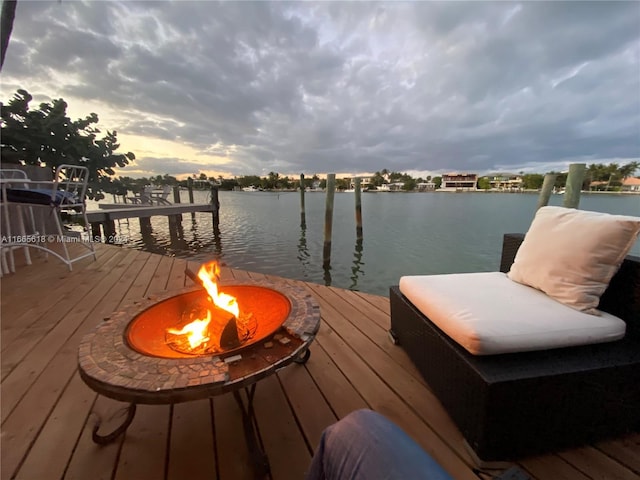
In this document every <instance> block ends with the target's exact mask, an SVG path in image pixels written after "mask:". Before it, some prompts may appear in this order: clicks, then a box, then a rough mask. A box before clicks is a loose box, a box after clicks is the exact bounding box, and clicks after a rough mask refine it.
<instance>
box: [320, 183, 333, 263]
mask: <svg viewBox="0 0 640 480" xmlns="http://www.w3.org/2000/svg"><path fill="white" fill-rule="evenodd" d="M335 192H336V174H335V173H329V174H327V200H326V208H325V212H324V247H323V249H322V264H323V266H324V267H325V268H326V267H328V266H329V265H330V264H331V233H332V232H331V231H332V228H333V198H334V196H335Z"/></svg>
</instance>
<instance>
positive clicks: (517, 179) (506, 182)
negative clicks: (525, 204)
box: [488, 173, 522, 192]
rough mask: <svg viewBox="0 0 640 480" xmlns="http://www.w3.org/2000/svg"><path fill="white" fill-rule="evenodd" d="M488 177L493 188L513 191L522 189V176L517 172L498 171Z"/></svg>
mask: <svg viewBox="0 0 640 480" xmlns="http://www.w3.org/2000/svg"><path fill="white" fill-rule="evenodd" d="M488 178H489V183H490V184H491V189H492V190H498V191H509V192H511V191H518V190H521V189H522V177H521V176H520V175H516V174H515V173H496V174H493V175H489V176H488Z"/></svg>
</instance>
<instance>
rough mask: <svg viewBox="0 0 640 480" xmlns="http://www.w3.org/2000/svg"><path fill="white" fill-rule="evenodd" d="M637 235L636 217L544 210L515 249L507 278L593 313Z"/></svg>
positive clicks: (580, 211) (555, 209) (595, 312)
mask: <svg viewBox="0 0 640 480" xmlns="http://www.w3.org/2000/svg"><path fill="white" fill-rule="evenodd" d="M639 233H640V218H639V217H631V216H623V215H609V214H606V213H598V212H589V211H584V210H575V209H571V208H562V207H543V208H541V209H539V210H538V212H537V213H536V216H535V218H534V219H533V222H532V223H531V227H530V228H529V231H528V232H527V234H526V236H525V239H524V242H522V245H521V246H520V248H519V249H518V253H517V254H516V257H515V260H514V263H513V266H512V267H511V271H510V272H509V278H510V279H511V280H513V281H516V282H519V283H522V284H524V285H529V286H530V287H533V288H537V289H538V290H542V291H543V292H545V293H546V294H547V295H549V296H551V297H553V298H555V299H556V300H558V301H559V302H562V303H564V304H565V305H568V306H570V307H572V308H575V309H577V310H581V311H583V312H587V313H591V314H597V310H596V307H597V306H598V303H599V301H600V296H601V295H602V294H603V293H604V291H605V290H606V288H607V286H608V285H609V282H610V281H611V277H613V275H614V274H615V273H616V272H617V271H618V269H619V268H620V265H621V263H622V261H623V260H624V257H625V256H626V255H627V253H628V252H629V250H630V249H631V247H632V246H633V245H634V243H635V241H636V239H637V238H638V234H639Z"/></svg>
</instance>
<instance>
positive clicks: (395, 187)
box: [389, 182, 404, 192]
mask: <svg viewBox="0 0 640 480" xmlns="http://www.w3.org/2000/svg"><path fill="white" fill-rule="evenodd" d="M403 187H404V182H393V183H390V184H389V191H391V192H399V191H400V190H402V188H403Z"/></svg>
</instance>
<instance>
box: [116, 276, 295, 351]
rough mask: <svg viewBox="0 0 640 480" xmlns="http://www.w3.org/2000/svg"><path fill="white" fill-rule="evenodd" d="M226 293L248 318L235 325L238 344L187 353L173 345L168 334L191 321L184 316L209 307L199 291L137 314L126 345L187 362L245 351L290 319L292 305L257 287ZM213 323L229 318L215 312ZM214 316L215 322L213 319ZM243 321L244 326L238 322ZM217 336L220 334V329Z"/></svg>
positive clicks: (237, 287)
mask: <svg viewBox="0 0 640 480" xmlns="http://www.w3.org/2000/svg"><path fill="white" fill-rule="evenodd" d="M224 291H225V293H228V294H229V295H232V296H234V297H235V298H237V299H238V303H240V304H241V305H242V308H243V310H244V311H246V312H250V313H249V314H243V315H242V316H241V317H240V319H238V320H237V321H236V320H235V319H234V320H233V321H234V323H237V324H238V325H237V327H236V328H237V330H239V331H240V333H238V335H237V336H238V337H239V338H237V342H233V343H232V344H231V345H225V344H224V342H222V345H220V339H219V338H213V337H214V336H212V338H211V340H210V341H209V342H208V343H207V344H205V345H204V346H202V347H199V348H197V349H189V348H188V345H186V346H185V347H183V348H180V346H176V345H175V341H172V340H174V338H176V337H178V335H172V334H171V333H167V331H168V330H171V328H172V327H173V328H175V327H183V326H184V324H185V323H187V322H188V321H190V320H192V319H191V318H187V319H184V318H183V317H184V316H185V312H190V311H196V312H197V311H198V310H202V309H203V308H206V307H209V306H211V303H210V302H209V301H208V295H207V292H205V291H204V290H202V289H198V290H192V291H189V292H186V293H181V294H178V295H174V296H172V297H169V298H168V299H166V300H163V301H161V302H156V303H154V304H153V305H152V306H151V307H149V308H148V309H146V310H144V311H143V312H141V313H139V314H138V315H137V316H136V317H135V318H134V319H133V320H132V321H131V322H130V323H129V325H128V326H127V329H126V334H125V339H126V341H127V343H128V345H129V346H130V347H131V348H133V349H134V350H136V351H137V352H138V353H141V354H143V355H151V356H155V357H162V358H190V357H192V356H194V355H216V354H230V353H232V352H235V351H238V350H241V349H244V348H246V347H248V346H251V345H253V344H254V343H256V342H259V341H261V340H263V339H264V338H266V337H268V336H269V335H271V334H272V333H274V332H275V331H276V330H278V329H279V328H280V326H281V325H282V324H283V322H284V321H285V320H286V319H287V317H288V316H289V312H290V310H291V301H290V300H289V299H288V298H287V296H286V295H284V294H282V293H280V292H278V291H277V290H274V289H273V288H268V287H265V286H258V285H229V286H226V287H225V288H224ZM217 310H218V311H217V312H216V314H214V318H213V320H212V323H216V320H219V322H217V323H218V324H221V322H222V323H226V322H228V320H229V317H230V316H231V315H230V314H228V313H226V312H224V311H223V310H220V309H217ZM216 315H217V317H218V318H215V316H216ZM241 319H244V321H243V322H241V321H240V320H241ZM218 330H219V331H218V332H216V333H217V334H218V336H219V335H220V334H221V331H222V328H219V329H218Z"/></svg>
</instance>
